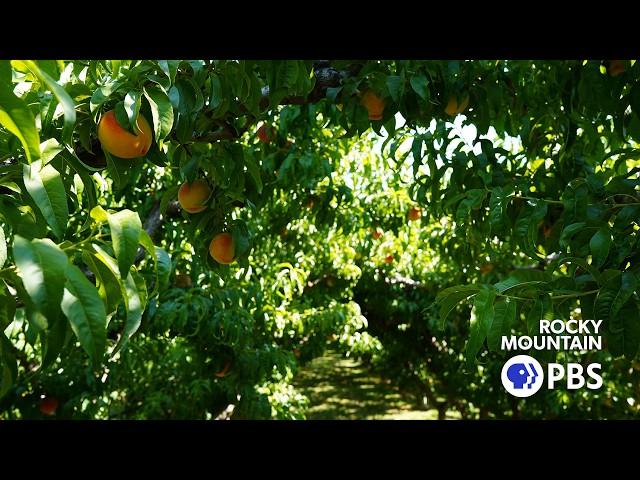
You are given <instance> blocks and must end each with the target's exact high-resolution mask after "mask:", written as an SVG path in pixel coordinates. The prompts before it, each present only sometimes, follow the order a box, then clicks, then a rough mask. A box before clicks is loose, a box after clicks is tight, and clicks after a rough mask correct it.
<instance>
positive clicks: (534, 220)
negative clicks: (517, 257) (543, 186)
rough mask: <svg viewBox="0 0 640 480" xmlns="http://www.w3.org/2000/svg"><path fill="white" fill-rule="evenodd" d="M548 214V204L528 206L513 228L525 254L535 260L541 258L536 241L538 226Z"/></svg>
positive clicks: (541, 203)
mask: <svg viewBox="0 0 640 480" xmlns="http://www.w3.org/2000/svg"><path fill="white" fill-rule="evenodd" d="M546 214H547V204H546V203H545V202H539V203H537V204H536V205H531V204H527V205H525V207H524V208H523V210H522V212H520V215H518V218H517V220H516V223H515V225H514V227H513V235H514V237H515V238H516V240H517V242H518V245H519V246H520V248H521V249H522V251H523V252H524V253H526V254H527V255H529V256H530V257H531V258H533V259H535V260H539V259H540V258H541V256H540V253H539V252H538V249H537V245H536V240H537V237H538V225H539V223H540V221H541V220H542V219H543V218H544V217H545V215H546Z"/></svg>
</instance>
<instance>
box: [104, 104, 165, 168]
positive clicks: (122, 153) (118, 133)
mask: <svg viewBox="0 0 640 480" xmlns="http://www.w3.org/2000/svg"><path fill="white" fill-rule="evenodd" d="M136 126H137V127H138V128H137V132H136V133H137V135H133V134H132V133H129V132H128V131H127V130H125V129H124V128H122V127H121V126H120V124H119V123H118V121H117V120H116V112H115V110H110V111H108V112H107V113H105V114H104V115H103V116H102V118H101V119H100V123H99V124H98V140H100V144H101V145H102V148H104V149H105V150H106V151H107V152H109V153H110V154H111V155H115V156H116V157H119V158H138V157H144V156H145V155H146V154H147V152H148V151H149V148H151V141H152V140H153V133H152V131H151V127H150V126H149V123H148V122H147V120H146V119H145V118H144V117H143V116H142V115H138V119H137V121H136Z"/></svg>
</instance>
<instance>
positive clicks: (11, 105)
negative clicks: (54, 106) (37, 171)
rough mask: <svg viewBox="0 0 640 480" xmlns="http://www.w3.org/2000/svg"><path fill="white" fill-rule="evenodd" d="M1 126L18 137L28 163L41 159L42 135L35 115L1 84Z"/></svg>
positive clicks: (22, 101) (6, 86) (23, 102)
mask: <svg viewBox="0 0 640 480" xmlns="http://www.w3.org/2000/svg"><path fill="white" fill-rule="evenodd" d="M0 125H2V126H4V127H5V128H6V129H7V130H9V131H10V132H11V133H12V134H14V135H15V136H16V137H18V140H20V143H22V146H23V148H24V153H25V156H26V157H27V162H28V163H31V162H34V161H36V160H38V159H39V158H40V135H39V134H38V130H37V129H36V120H35V118H34V116H33V113H31V110H30V109H29V106H28V105H27V104H26V102H25V101H24V100H22V99H21V98H18V97H16V96H15V95H14V94H13V91H12V90H11V88H9V86H8V85H6V84H5V83H0Z"/></svg>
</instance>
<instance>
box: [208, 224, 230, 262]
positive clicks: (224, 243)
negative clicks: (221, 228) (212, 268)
mask: <svg viewBox="0 0 640 480" xmlns="http://www.w3.org/2000/svg"><path fill="white" fill-rule="evenodd" d="M209 254H210V255H211V256H212V257H213V259H214V260H215V261H216V262H218V263H222V264H224V265H228V264H230V263H233V261H234V260H235V254H236V249H235V245H234V244H233V237H232V236H231V234H230V233H227V232H223V233H219V234H218V235H216V236H215V237H213V240H211V243H210V244H209Z"/></svg>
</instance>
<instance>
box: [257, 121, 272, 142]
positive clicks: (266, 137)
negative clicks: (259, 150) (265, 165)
mask: <svg viewBox="0 0 640 480" xmlns="http://www.w3.org/2000/svg"><path fill="white" fill-rule="evenodd" d="M273 137H275V129H274V128H273V127H270V126H268V125H267V124H266V123H263V124H262V125H261V126H260V128H258V140H260V141H261V142H262V143H269V142H270V141H271V140H272V139H273Z"/></svg>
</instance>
